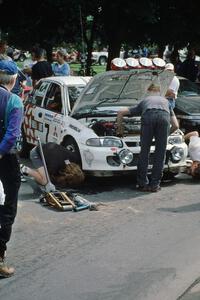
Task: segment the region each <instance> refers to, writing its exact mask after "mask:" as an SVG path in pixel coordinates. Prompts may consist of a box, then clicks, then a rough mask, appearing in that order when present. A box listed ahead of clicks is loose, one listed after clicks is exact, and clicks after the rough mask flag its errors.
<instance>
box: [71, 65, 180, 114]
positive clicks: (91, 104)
mask: <svg viewBox="0 0 200 300" xmlns="http://www.w3.org/2000/svg"><path fill="white" fill-rule="evenodd" d="M173 76H174V73H173V72H171V71H166V70H150V69H137V70H127V71H108V72H104V73H101V74H98V75H96V76H94V77H93V79H92V80H91V81H90V82H89V84H88V85H87V86H86V88H85V90H84V92H83V93H82V94H81V96H80V97H79V99H78V100H77V102H76V104H75V105H74V108H73V110H72V113H71V115H72V116H74V115H81V114H89V113H90V112H91V111H93V112H94V110H95V111H98V110H102V108H106V107H113V108H114V107H123V106H134V105H137V104H138V103H139V101H141V100H142V99H144V97H145V96H146V95H147V89H148V87H149V85H150V84H151V83H152V82H155V83H156V84H160V86H161V93H160V94H161V95H162V96H164V95H165V94H166V91H167V89H168V86H169V84H170V82H171V80H172V78H173Z"/></svg>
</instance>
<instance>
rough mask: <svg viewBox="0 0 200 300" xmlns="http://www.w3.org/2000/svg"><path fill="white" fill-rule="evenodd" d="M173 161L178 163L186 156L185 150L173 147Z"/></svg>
mask: <svg viewBox="0 0 200 300" xmlns="http://www.w3.org/2000/svg"><path fill="white" fill-rule="evenodd" d="M170 152H171V161H172V162H173V163H178V162H179V161H180V160H181V159H182V158H183V156H184V150H183V148H180V147H173V148H172V149H171V150H170Z"/></svg>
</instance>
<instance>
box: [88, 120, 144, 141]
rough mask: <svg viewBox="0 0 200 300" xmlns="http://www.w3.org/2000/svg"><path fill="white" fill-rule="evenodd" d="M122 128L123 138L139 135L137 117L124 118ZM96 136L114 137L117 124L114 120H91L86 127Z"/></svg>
mask: <svg viewBox="0 0 200 300" xmlns="http://www.w3.org/2000/svg"><path fill="white" fill-rule="evenodd" d="M122 126H123V128H124V136H129V135H135V134H140V129H141V121H140V118H139V117H135V118H124V119H123V123H122ZM88 127H89V128H91V129H92V130H93V131H94V132H95V133H96V135H98V136H116V135H117V122H116V119H115V120H106V119H92V120H91V121H90V123H89V125H88Z"/></svg>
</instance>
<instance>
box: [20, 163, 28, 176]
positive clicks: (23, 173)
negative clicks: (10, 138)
mask: <svg viewBox="0 0 200 300" xmlns="http://www.w3.org/2000/svg"><path fill="white" fill-rule="evenodd" d="M20 172H21V174H22V175H25V176H28V168H27V167H26V166H25V165H23V164H21V165H20Z"/></svg>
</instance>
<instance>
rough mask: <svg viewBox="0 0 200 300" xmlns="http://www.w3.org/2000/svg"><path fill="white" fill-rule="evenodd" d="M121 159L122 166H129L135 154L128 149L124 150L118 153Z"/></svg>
mask: <svg viewBox="0 0 200 300" xmlns="http://www.w3.org/2000/svg"><path fill="white" fill-rule="evenodd" d="M118 156H119V159H120V161H121V163H122V164H124V165H128V164H130V163H131V162H132V160H133V153H132V152H131V151H130V150H128V149H123V150H121V151H120V152H119V153H118Z"/></svg>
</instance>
